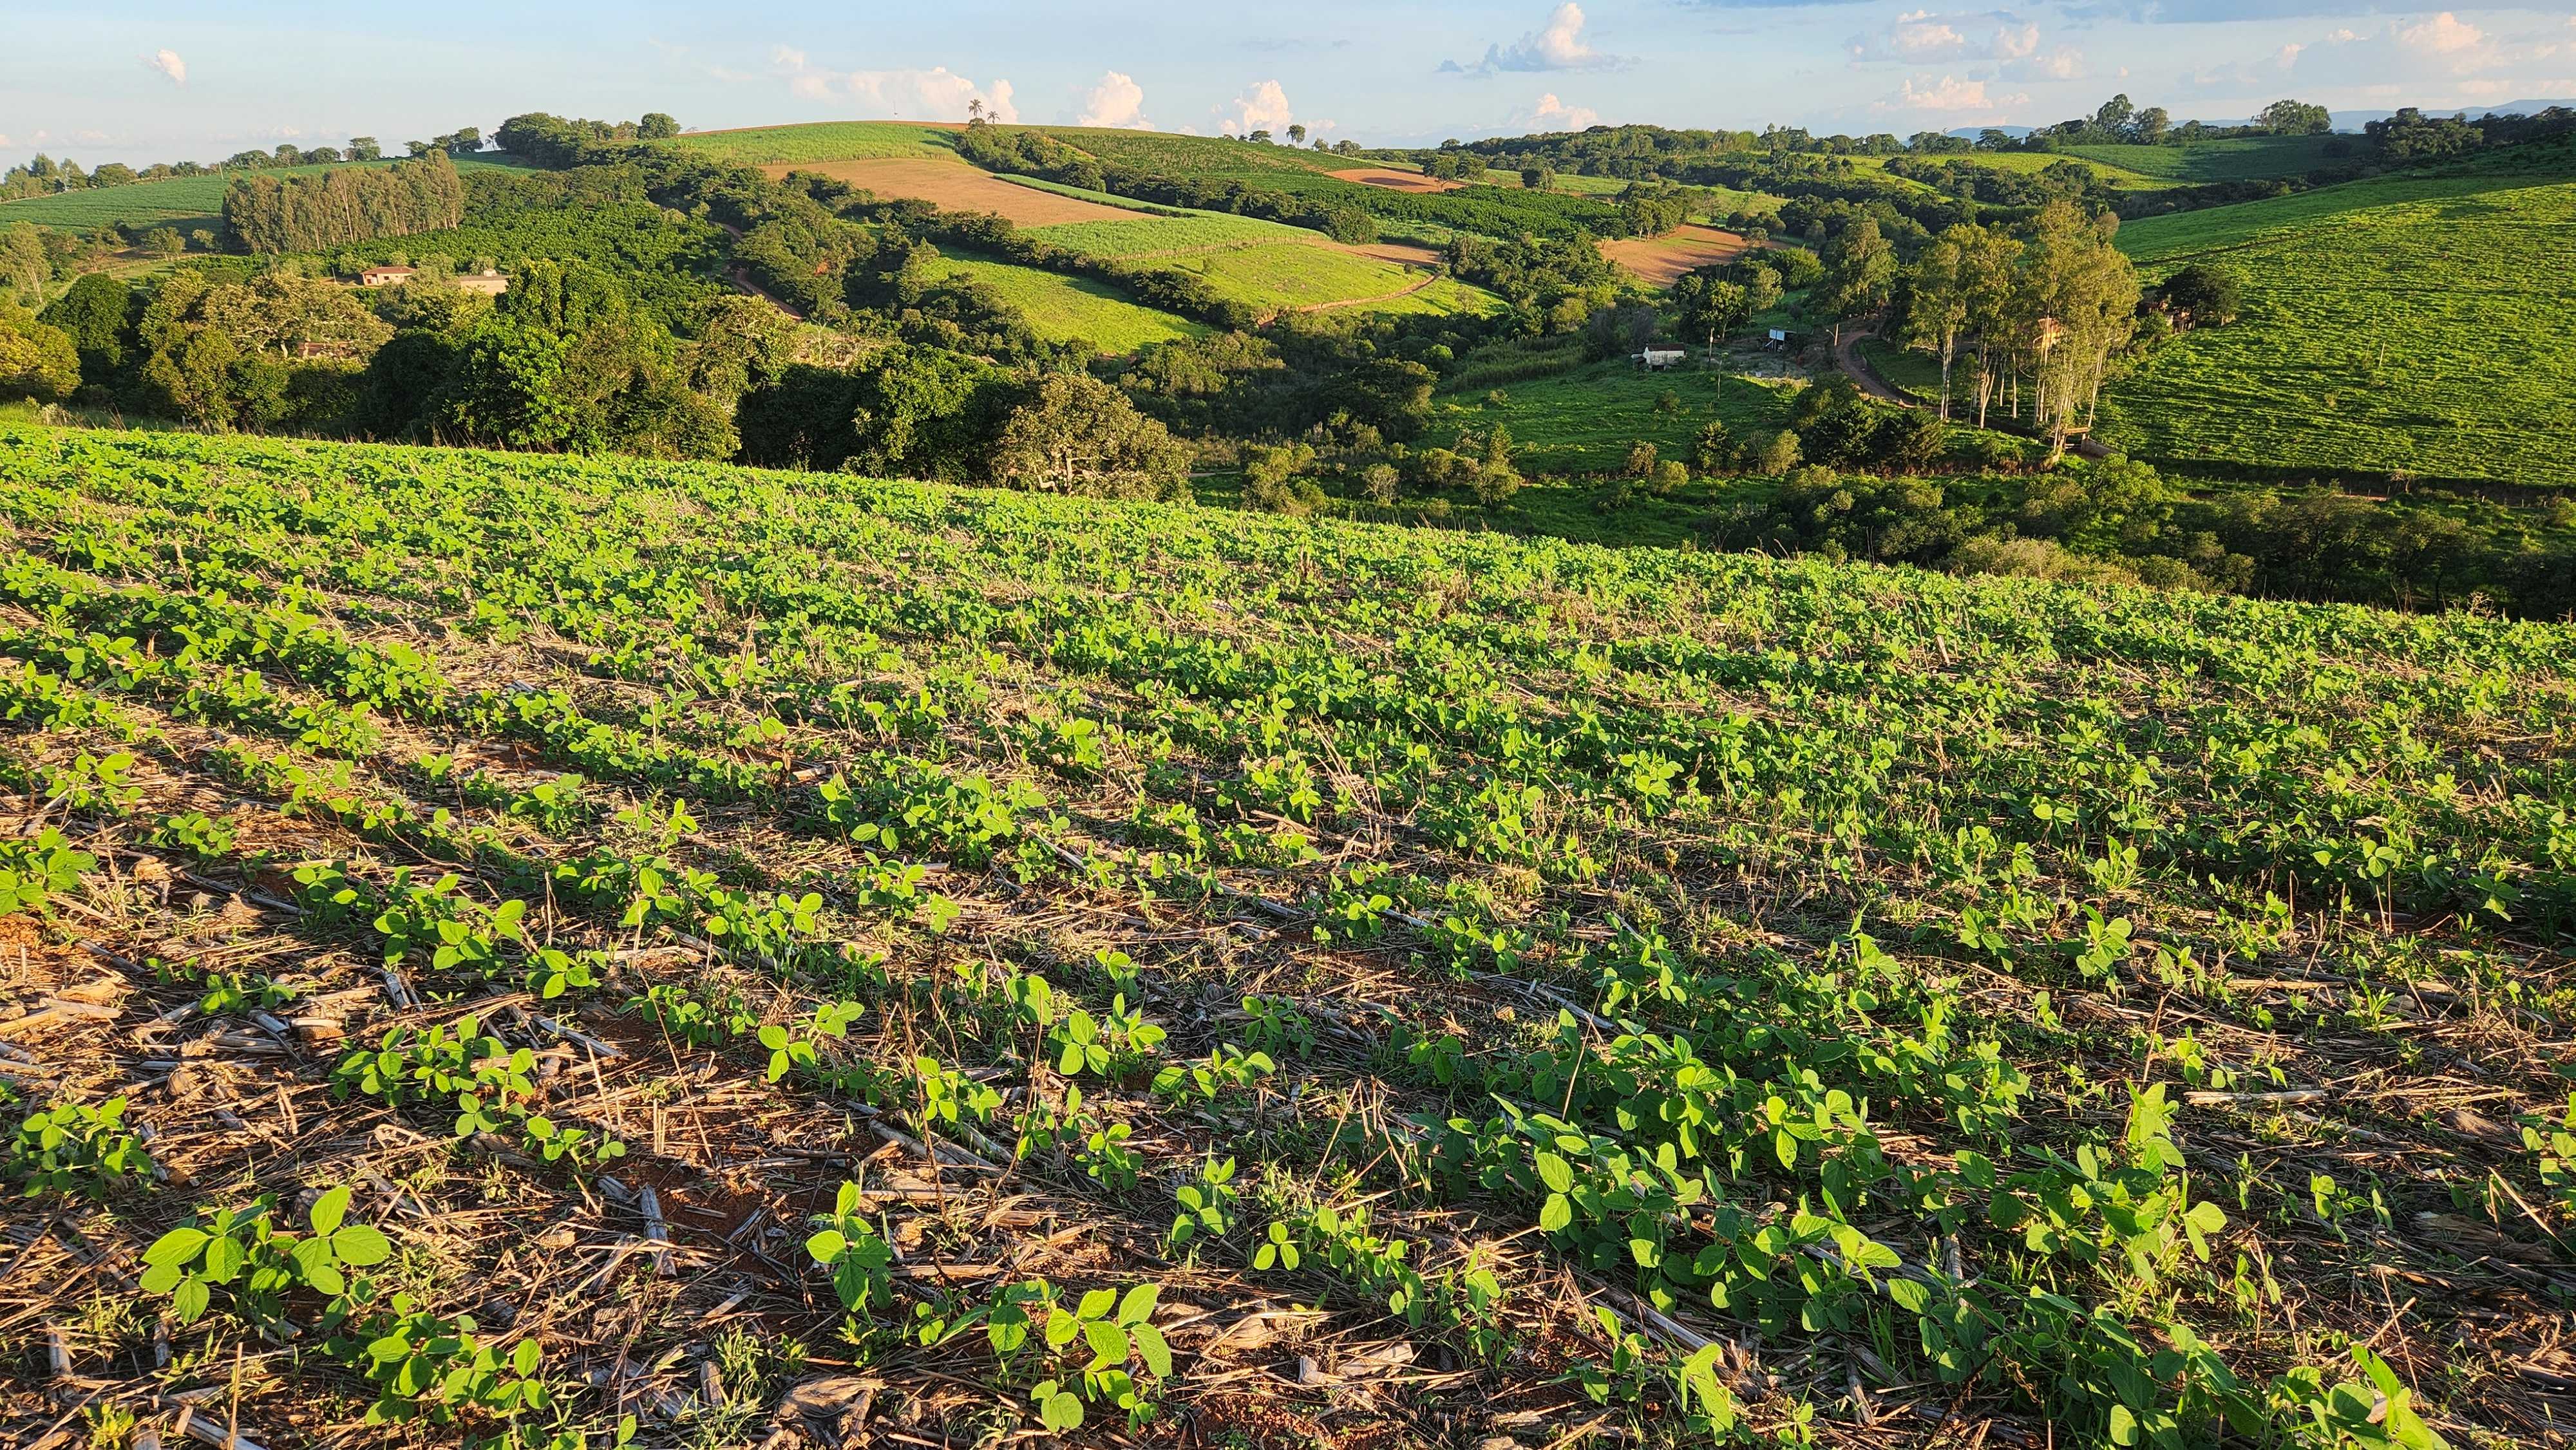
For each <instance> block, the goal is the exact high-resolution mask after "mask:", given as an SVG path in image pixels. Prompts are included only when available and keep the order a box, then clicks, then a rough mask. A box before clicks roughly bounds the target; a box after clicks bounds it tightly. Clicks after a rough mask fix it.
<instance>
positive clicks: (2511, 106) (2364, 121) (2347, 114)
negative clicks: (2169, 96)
mask: <svg viewBox="0 0 2576 1450" xmlns="http://www.w3.org/2000/svg"><path fill="white" fill-rule="evenodd" d="M2552 106H2567V107H2570V108H2576V101H2499V102H2497V103H2496V104H2494V105H2491V106H2426V107H2424V108H2423V110H2424V114H2426V115H2428V116H2456V115H2463V114H2465V115H2468V116H2472V117H2476V116H2484V115H2489V114H2493V115H2498V116H2516V115H2520V116H2529V115H2534V114H2536V113H2538V112H2541V111H2546V110H2548V109H2549V108H2550V107H2552ZM2396 114H2397V112H2396V111H2395V110H2393V109H2392V110H2386V111H2329V112H2327V113H2326V115H2327V116H2328V118H2330V119H2331V120H2332V121H2333V122H2334V128H2335V129H2336V130H2338V131H2358V130H2360V129H2361V128H2362V127H2364V126H2366V125H2368V124H2370V123H2371V122H2373V121H2385V120H2387V119H2388V118H2389V117H2391V116H2394V115H2396ZM2184 119H2185V120H2189V119H2192V118H2190V117H2185V118H2184ZM2200 119H2201V120H2202V121H2203V122H2204V123H2205V124H2207V125H2211V126H2245V125H2251V124H2252V120H2251V118H2246V119H2242V120H2234V121H2224V120H2211V119H2210V118H2208V117H2206V116H2204V117H2201V118H2200ZM2039 129H2040V128H2039V127H2037V126H1961V127H1959V128H1957V129H1956V130H1953V131H1951V132H1949V133H1948V134H1950V135H1952V136H1958V137H1961V138H1964V139H1966V140H1970V141H1974V140H1976V139H1977V137H1978V136H1979V135H1981V134H1983V133H1984V132H1987V131H2001V132H2003V133H2004V134H2005V135H2007V136H2010V137H2013V138H2014V139H2016V140H2018V139H2020V138H2021V137H2024V136H2027V135H2029V134H2030V133H2031V132H2033V131H2036V130H2039Z"/></svg>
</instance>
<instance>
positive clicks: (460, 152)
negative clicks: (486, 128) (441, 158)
mask: <svg viewBox="0 0 2576 1450" xmlns="http://www.w3.org/2000/svg"><path fill="white" fill-rule="evenodd" d="M439 140H440V142H441V143H442V144H443V145H444V146H445V147H446V149H447V154H448V155H450V156H471V155H473V154H474V153H475V152H477V151H480V150H482V149H483V131H482V128H481V127H479V126H459V127H457V128H456V132H455V134H454V135H451V136H442V137H440V138H439Z"/></svg>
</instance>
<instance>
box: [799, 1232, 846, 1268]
mask: <svg viewBox="0 0 2576 1450" xmlns="http://www.w3.org/2000/svg"><path fill="white" fill-rule="evenodd" d="M849 1244H850V1241H849V1240H848V1239H847V1238H845V1237H843V1236H842V1233H841V1231H840V1230H839V1229H835V1228H827V1229H824V1230H822V1231H820V1232H818V1233H816V1234H815V1235H814V1236H813V1237H812V1238H809V1239H807V1240H806V1241H805V1252H807V1253H809V1254H812V1255H813V1256H814V1262H816V1263H818V1264H828V1263H831V1262H832V1261H833V1260H835V1259H837V1258H839V1257H840V1256H841V1250H843V1249H845V1248H848V1247H849Z"/></svg>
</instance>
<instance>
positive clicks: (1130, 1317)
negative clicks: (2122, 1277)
mask: <svg viewBox="0 0 2576 1450" xmlns="http://www.w3.org/2000/svg"><path fill="white" fill-rule="evenodd" d="M1162 1293H1163V1291H1162V1288H1161V1286H1159V1285H1155V1284H1139V1285H1137V1286H1136V1287H1135V1288H1133V1289H1130V1290H1128V1291H1127V1294H1126V1297H1124V1298H1122V1299H1120V1300H1119V1301H1118V1322H1119V1323H1121V1324H1142V1323H1144V1322H1145V1321H1146V1320H1147V1319H1148V1318H1150V1317H1151V1316H1152V1315H1153V1313H1154V1301H1155V1300H1156V1299H1158V1298H1160V1297H1161V1296H1162Z"/></svg>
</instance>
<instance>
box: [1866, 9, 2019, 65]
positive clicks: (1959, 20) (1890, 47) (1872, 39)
mask: <svg viewBox="0 0 2576 1450" xmlns="http://www.w3.org/2000/svg"><path fill="white" fill-rule="evenodd" d="M1848 48H1849V49H1850V51H1851V56H1852V59H1853V60H1855V61H1901V62H1905V63H1907V64H1912V65H1928V64H1932V63H1934V62H1937V61H1951V60H1994V61H2020V60H2025V59H2028V58H2029V57H2031V56H2033V55H2035V54H2037V53H2038V51H2039V27H2038V26H2036V25H2033V24H2032V23H2030V22H2029V21H2028V20H2025V19H2023V18H2022V17H2021V16H2019V15H2016V14H2014V13H2013V12H2011V11H2009V10H1985V11H1974V12H1969V13H1965V14H1951V15H1937V14H1934V13H1933V12H1932V11H1929V10H1910V11H1907V12H1906V13H1905V14H1902V15H1899V16H1897V17H1896V18H1895V19H1894V20H1891V21H1889V22H1888V24H1887V27H1886V28H1885V29H1884V30H1881V31H1879V32H1877V33H1875V34H1870V35H1855V36H1853V37H1852V38H1851V40H1850V41H1849V42H1848Z"/></svg>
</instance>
